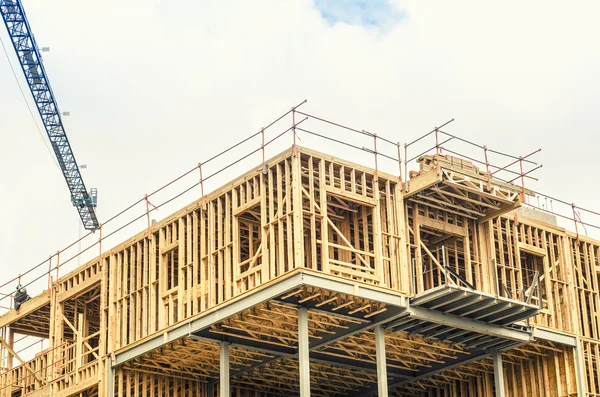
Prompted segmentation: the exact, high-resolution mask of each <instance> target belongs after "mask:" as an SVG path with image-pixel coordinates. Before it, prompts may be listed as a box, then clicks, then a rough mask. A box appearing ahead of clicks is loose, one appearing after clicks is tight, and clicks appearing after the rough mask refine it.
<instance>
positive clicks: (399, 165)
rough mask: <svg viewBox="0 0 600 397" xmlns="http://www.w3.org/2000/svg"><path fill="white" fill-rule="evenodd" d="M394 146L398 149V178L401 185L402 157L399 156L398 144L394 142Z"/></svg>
mask: <svg viewBox="0 0 600 397" xmlns="http://www.w3.org/2000/svg"><path fill="white" fill-rule="evenodd" d="M396 146H397V147H398V178H399V179H400V184H401V185H402V155H401V154H400V142H396Z"/></svg>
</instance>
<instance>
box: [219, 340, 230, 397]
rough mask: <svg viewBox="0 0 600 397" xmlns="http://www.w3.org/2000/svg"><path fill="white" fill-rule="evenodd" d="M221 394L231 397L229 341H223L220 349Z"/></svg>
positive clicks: (221, 395) (222, 396)
mask: <svg viewBox="0 0 600 397" xmlns="http://www.w3.org/2000/svg"><path fill="white" fill-rule="evenodd" d="M219 369H220V371H219V382H220V383H219V385H220V387H219V396H220V397H231V393H230V392H229V343H228V342H221V344H220V349H219Z"/></svg>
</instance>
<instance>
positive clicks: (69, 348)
mask: <svg viewBox="0 0 600 397" xmlns="http://www.w3.org/2000/svg"><path fill="white" fill-rule="evenodd" d="M419 163H420V164H421V169H420V171H419V172H418V173H415V174H414V175H413V177H412V178H411V179H410V180H409V181H407V182H405V183H402V181H401V179H399V178H398V177H396V176H393V175H388V174H385V173H383V172H381V171H377V170H372V169H369V168H366V167H363V166H360V165H357V164H353V163H350V162H347V161H345V160H342V159H339V158H335V157H331V156H328V155H326V154H323V153H319V152H315V151H312V150H309V149H305V148H300V147H297V146H294V147H292V148H291V149H289V150H287V151H285V152H283V153H281V154H280V155H278V156H275V157H274V158H272V159H269V160H265V162H264V164H263V165H261V166H260V167H257V168H256V169H253V170H251V171H250V172H248V173H246V174H245V175H243V176H241V177H239V178H238V179H236V180H235V181H233V182H231V183H229V184H227V185H225V186H223V187H222V188H220V189H218V190H216V191H214V192H213V193H211V194H208V195H207V196H205V197H202V199H200V200H198V201H196V202H194V203H192V204H191V205H188V206H187V207H185V208H183V209H181V210H180V211H178V212H176V213H174V214H172V215H171V216H168V217H167V218H165V219H164V220H162V221H160V222H158V223H157V224H155V225H152V226H149V228H148V230H145V231H143V232H141V233H139V234H138V235H136V236H134V237H132V238H131V239H129V240H127V241H125V242H123V243H122V244H120V245H118V246H116V247H114V248H112V249H111V250H109V251H107V252H104V253H102V255H101V256H99V257H98V258H95V259H94V260H92V261H90V262H89V263H87V264H85V265H83V266H81V267H80V268H78V269H76V270H75V271H73V272H71V273H69V274H67V275H65V276H63V277H61V278H60V279H59V280H57V281H56V282H55V283H54V284H53V285H52V286H51V288H50V289H49V290H48V291H45V292H44V293H42V294H41V295H39V296H37V297H34V298H33V299H31V300H30V301H28V302H26V303H24V304H23V305H22V307H21V308H20V310H19V312H16V311H14V310H12V311H10V312H8V313H6V314H4V315H3V316H1V317H0V342H1V343H2V346H1V347H0V355H1V357H2V360H3V361H2V368H1V372H0V396H18V395H20V396H32V397H33V396H51V395H52V396H64V397H67V396H74V395H79V396H90V397H91V396H95V395H100V396H113V395H114V396H119V397H131V396H135V397H142V396H165V397H167V396H190V397H191V396H194V397H206V396H214V395H216V393H220V395H224V393H225V394H227V392H226V389H229V388H230V393H231V395H235V396H250V395H252V396H271V395H273V396H277V395H290V394H291V395H302V396H303V395H308V394H306V393H307V390H310V391H308V393H312V394H311V395H317V396H321V395H322V396H336V395H356V396H362V395H364V396H370V395H376V394H379V395H385V393H387V392H389V395H392V396H413V395H418V396H457V395H461V396H493V395H502V396H503V395H510V396H523V395H526V396H530V397H537V396H586V395H587V396H598V395H600V378H599V375H598V373H599V369H598V364H599V363H600V318H599V316H600V262H599V261H600V259H599V258H600V242H598V241H595V240H592V239H587V238H584V237H581V236H578V235H575V234H573V233H570V232H568V231H566V230H564V229H561V228H559V227H557V226H555V225H551V224H546V223H543V222H540V221H537V220H534V219H528V218H525V217H522V216H519V215H518V212H516V209H517V208H518V207H519V205H520V196H521V195H520V193H521V192H519V191H515V190H514V188H513V187H512V185H508V184H505V183H502V182H500V181H497V180H491V181H490V180H489V179H488V178H486V177H485V176H483V175H482V173H480V172H479V170H478V169H477V168H476V167H474V166H473V164H472V163H469V162H468V161H466V160H464V159H459V158H456V157H451V156H441V155H439V154H436V155H434V156H423V157H422V158H421V159H419ZM23 335H29V336H32V337H36V338H42V339H44V340H46V341H47V345H48V346H49V347H48V348H47V349H45V350H43V351H42V352H41V353H39V354H37V355H36V356H35V358H33V359H32V360H29V361H23V360H22V359H21V358H20V356H19V354H18V352H15V351H14V346H15V340H16V338H20V337H21V336H23ZM493 357H494V359H492V358H493ZM498 363H499V364H501V365H500V366H498ZM495 371H496V375H498V374H500V375H502V376H500V377H498V376H496V378H495V376H494V374H495ZM498 371H500V372H498ZM223 374H227V376H226V379H224V377H223ZM494 379H496V380H494ZM498 379H500V380H498ZM223 382H225V383H223ZM382 384H387V385H388V387H384V388H382V387H381V385H382ZM378 385H379V390H378ZM307 388H308V389H307ZM494 393H495V394H494ZM227 395H229V394H227Z"/></svg>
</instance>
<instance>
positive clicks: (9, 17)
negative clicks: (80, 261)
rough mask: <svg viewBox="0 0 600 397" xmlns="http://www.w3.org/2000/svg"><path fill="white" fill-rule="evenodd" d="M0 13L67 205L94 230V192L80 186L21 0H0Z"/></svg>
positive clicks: (88, 227)
mask: <svg viewBox="0 0 600 397" xmlns="http://www.w3.org/2000/svg"><path fill="white" fill-rule="evenodd" d="M0 14H2V19H3V20H4V25H5V26H6V29H7V30H8V35H9V36H10V39H11V42H12V45H13V47H14V49H15V51H16V53H17V58H18V59H19V63H20V64H21V70H22V71H23V74H24V75H25V80H27V85H28V86H29V90H30V91H31V95H32V96H33V100H34V101H35V104H36V106H37V110H38V112H39V114H40V117H41V119H42V122H43V124H44V127H45V129H46V133H47V134H48V138H49V139H50V143H51V144H52V149H53V150H54V154H55V155H56V159H57V160H58V164H59V165H60V169H61V170H62V173H63V176H64V177H65V181H66V182H67V186H68V187H69V190H70V192H71V202H72V203H73V206H75V207H76V208H77V211H78V212H79V216H80V217H81V222H82V223H83V226H84V228H85V229H86V230H95V229H96V228H98V218H97V217H96V212H95V207H96V203H97V193H96V190H95V189H92V191H90V192H88V191H87V189H86V188H85V184H84V183H83V178H82V176H81V172H80V170H79V166H78V165H77V161H75V155H74V154H73V150H72V148H71V144H70V143H69V139H68V138H67V134H66V133H65V128H64V125H63V122H62V118H61V114H60V112H59V109H58V105H57V103H56V99H55V97H54V93H53V92H52V88H51V87H50V81H49V80H48V75H47V74H46V70H45V69H44V64H43V62H42V57H41V55H40V52H39V49H38V46H37V44H36V42H35V38H34V37H33V33H32V31H31V27H30V26H29V22H28V20H27V16H26V15H25V10H24V9H23V5H22V3H21V0H0Z"/></svg>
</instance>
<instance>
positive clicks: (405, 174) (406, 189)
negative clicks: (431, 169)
mask: <svg viewBox="0 0 600 397" xmlns="http://www.w3.org/2000/svg"><path fill="white" fill-rule="evenodd" d="M407 160H408V145H407V144H406V143H405V144H404V188H405V191H406V192H408V161H407Z"/></svg>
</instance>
